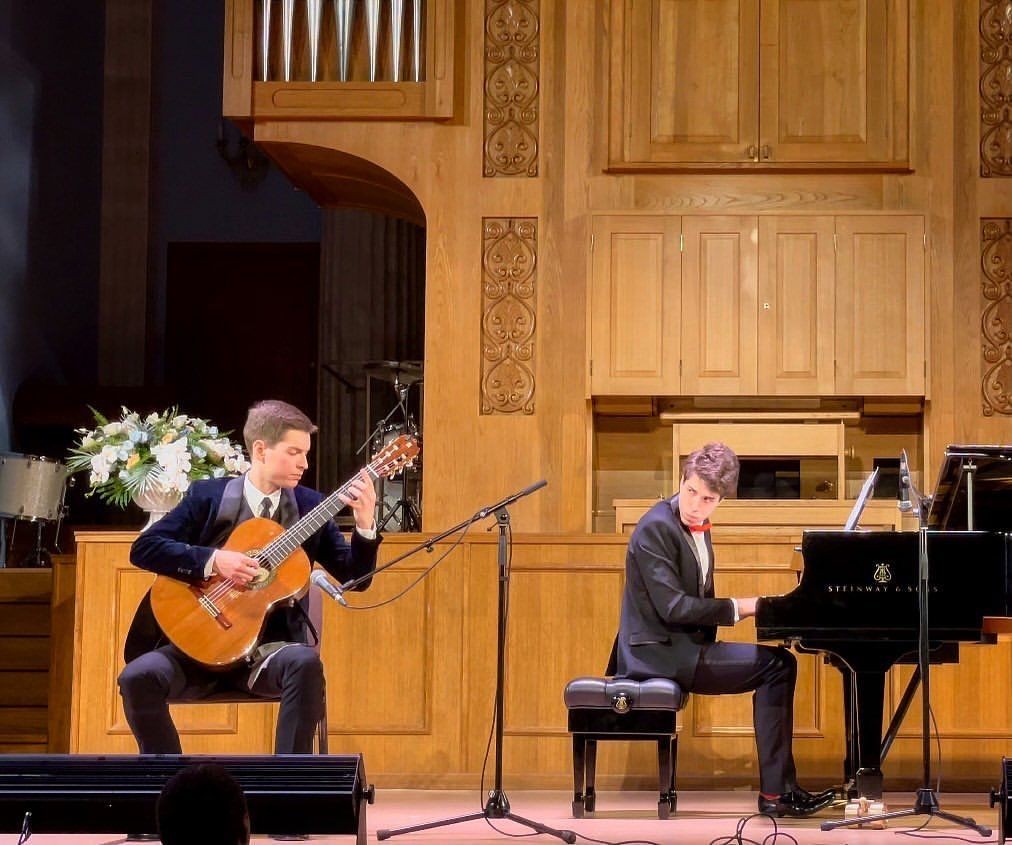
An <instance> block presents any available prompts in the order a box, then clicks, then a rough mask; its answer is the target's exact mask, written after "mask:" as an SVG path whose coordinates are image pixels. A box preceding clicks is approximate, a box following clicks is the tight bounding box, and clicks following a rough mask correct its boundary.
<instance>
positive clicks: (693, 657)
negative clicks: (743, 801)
mask: <svg viewBox="0 0 1012 845" xmlns="http://www.w3.org/2000/svg"><path fill="white" fill-rule="evenodd" d="M704 536H705V537H706V547H707V549H708V551H709V555H710V562H711V565H710V568H709V575H708V577H707V579H706V581H705V583H703V582H702V578H701V571H700V565H699V560H698V558H697V552H696V546H695V542H694V541H693V539H692V536H691V534H690V532H689V529H688V528H686V526H685V525H684V524H683V523H682V521H681V519H680V518H679V515H678V496H675V497H674V498H672V499H669V500H665V501H662V502H658V503H657V504H656V505H654V506H653V507H652V508H651V509H650V510H649V511H648V512H647V513H646V514H645V515H644V516H643V518H642V519H641V520H640V521H639V523H637V525H636V529H635V531H633V534H632V537H631V538H630V539H629V546H628V550H627V552H626V569H625V572H626V585H625V592H624V594H623V596H622V615H621V620H620V623H619V634H618V648H617V661H618V665H617V670H618V671H617V674H618V675H619V676H621V677H627V678H633V679H635V680H642V679H645V678H672V679H673V680H675V681H677V682H678V683H679V684H680V685H681V686H682V688H683V689H685V690H687V691H688V692H691V693H697V694H702V695H723V694H726V693H743V692H753V697H752V717H753V723H754V726H755V737H756V746H757V748H758V752H759V779H760V787H759V788H760V790H761V791H762V792H764V793H766V794H769V795H779V794H780V793H783V792H787V791H789V790H790V789H792V788H793V787H794V786H795V785H796V782H797V781H796V777H797V776H796V772H795V768H794V756H793V753H792V747H791V746H792V732H793V725H794V685H795V681H796V678H797V664H796V661H795V659H794V656H793V655H792V654H791V653H790V652H789V651H787V650H786V649H784V648H779V647H773V646H763V645H753V644H751V643H729V642H719V641H718V640H717V627H718V626H720V625H733V624H734V605H733V603H732V602H731V600H730V599H718V598H714V595H713V544H712V543H711V541H710V535H709V532H706V533H705V535H704Z"/></svg>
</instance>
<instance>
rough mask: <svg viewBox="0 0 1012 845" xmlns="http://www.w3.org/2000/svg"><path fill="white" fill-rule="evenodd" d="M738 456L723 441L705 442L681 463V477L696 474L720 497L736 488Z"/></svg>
mask: <svg viewBox="0 0 1012 845" xmlns="http://www.w3.org/2000/svg"><path fill="white" fill-rule="evenodd" d="M738 467H739V463H738V456H737V455H736V454H735V453H734V452H732V451H731V447H730V446H727V445H725V444H724V443H717V442H713V443H707V444H706V445H705V446H703V448H702V449H697V450H696V451H695V452H693V453H692V454H690V455H689V456H688V457H687V458H686V459H685V463H684V464H682V478H683V479H686V478H688V477H689V476H690V475H697V476H699V478H700V479H701V480H702V481H704V482H706V485H707V486H708V487H709V488H710V489H712V490H713V491H714V492H715V493H718V494H719V495H720V498H722V499H723V498H725V497H726V496H729V495H730V494H731V493H734V492H736V491H737V489H738Z"/></svg>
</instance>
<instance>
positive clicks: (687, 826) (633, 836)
mask: <svg viewBox="0 0 1012 845" xmlns="http://www.w3.org/2000/svg"><path fill="white" fill-rule="evenodd" d="M508 798H509V800H510V804H511V805H512V810H513V812H514V813H516V814H517V815H518V816H523V817H525V818H528V819H531V820H533V821H537V822H540V823H541V824H544V825H548V826H549V827H554V828H562V829H569V830H572V831H574V832H575V833H576V834H577V835H578V838H577V843H582V845H586V843H587V842H588V840H590V841H591V842H595V843H618V842H626V843H628V842H629V840H636V841H637V842H638V843H649V842H654V843H658V845H675V844H676V843H677V845H709V843H711V842H713V841H714V840H723V839H724V837H729V839H728V840H727V841H728V842H730V838H733V837H734V835H735V830H736V828H737V825H738V822H739V819H742V818H744V817H746V816H747V815H748V814H750V813H754V812H755V809H756V793H754V792H746V791H742V792H689V791H682V792H680V793H679V795H678V812H677V814H676V815H675V816H674V817H672V818H671V819H668V820H667V821H660V820H659V819H657V817H656V803H655V802H656V798H655V795H654V793H649V792H602V793H599V794H598V799H597V806H598V812H597V813H596V814H595V816H594V817H593V818H590V817H588V818H583V819H574V818H572V817H571V815H570V801H571V794H570V793H569V792H526V791H510V792H508ZM886 799H887V802H888V808H889V809H890V810H899V809H903V808H905V807H907V806H909V805H910V802H911V801H912V795H911V794H910V793H890V794H888V795H887V796H886ZM940 803H941V806H942V809H943V810H946V811H948V812H950V813H957V814H959V815H964V816H972V817H973V818H975V819H976V820H977V822H978V823H980V824H986V825H989V826H990V827H992V828H994V833H993V834H992V835H991V837H990V838H989V839H985V838H983V837H981V836H978V835H977V834H976V833H975V832H973V831H967V830H964V829H962V828H957V827H955V826H953V825H951V824H950V823H948V822H944V821H942V820H940V819H932V820H931V823H930V825H929V826H928V827H927V828H926V829H925V830H924V831H923V832H922V833H921V834H920V835H921V836H925V837H931V838H932V839H942V840H947V841H949V842H957V841H959V840H958V839H957V838H956V837H960V838H961V839H962V841H968V842H974V843H976V842H979V843H985V842H992V843H993V842H996V841H997V837H998V832H997V819H998V817H997V810H996V809H991V808H989V807H988V800H987V796H986V795H984V794H983V793H979V794H978V793H974V794H957V793H942V795H941V796H940ZM480 809H481V807H480V805H479V796H478V793H477V792H476V791H475V792H464V791H437V790H399V789H377V791H376V803H375V804H373V805H372V806H371V807H369V808H368V810H367V820H368V827H369V842H370V843H374V842H376V841H377V840H376V830H377V829H380V828H387V829H392V828H401V827H408V826H411V825H416V824H422V823H425V822H430V821H434V820H437V819H442V818H448V817H452V816H457V815H462V814H466V813H471V812H476V811H478V810H480ZM842 817H843V805H839V806H837V807H834V808H830V809H827V810H824V811H823V812H821V813H819V814H818V815H817V816H813V817H811V818H807V819H781V820H778V823H777V824H778V826H779V830H780V831H782V832H783V833H784V836H782V837H778V838H777V840H776V841H774V840H773V839H772V838H770V839H766V837H768V836H769V835H770V834H772V833H773V832H774V826H773V822H772V821H770V820H769V819H766V818H754V819H752V820H750V821H749V822H748V823H747V825H746V827H745V829H744V830H743V831H742V837H743V839H744V840H745V841H746V842H747V841H748V840H754V841H755V842H763V841H764V840H765V845H795V843H796V845H834V843H836V845H855V844H856V843H857V845H867V844H868V843H886V842H895V841H896V838H895V837H896V833H897V832H899V831H902V830H906V831H910V830H913V829H914V828H915V827H917V826H919V825H921V824H923V823H924V822H925V821H926V820H927V818H926V817H923V816H922V817H913V818H912V819H909V820H904V821H905V822H906V823H905V824H898V823H896V822H893V823H892V824H891V826H890V827H889V828H887V829H886V830H863V829H862V830H836V831H829V832H825V833H824V832H822V831H821V830H819V824H820V823H821V822H822V821H828V820H829V819H835V818H842ZM494 824H495V825H496V826H497V827H499V828H501V829H502V830H503V831H505V832H508V833H511V834H522V833H526V832H528V829H527V828H523V827H520V826H518V825H515V824H513V823H511V822H508V821H496V822H494ZM17 841H18V837H17V836H16V835H13V834H0V845H15V843H16V842H17ZM253 841H254V842H256V843H271V842H275V841H276V840H274V839H271V838H268V837H262V836H254V837H253ZM310 841H311V842H313V843H318V845H325V844H327V845H329V844H330V843H333V845H338V843H345V845H346V843H349V842H353V841H354V839H353V838H352V837H350V836H314V837H311V839H310ZM386 841H389V842H392V843H396V842H404V843H406V845H410V843H424V844H425V845H428V844H429V843H443V842H446V843H460V844H461V845H464V843H483V845H484V843H492V842H499V843H503V842H507V841H510V837H508V836H505V835H502V834H499V833H497V832H496V831H495V830H493V829H492V828H491V827H490V826H489V825H488V824H487V823H486V822H484V821H482V820H478V821H472V822H466V823H462V824H456V825H452V826H448V827H442V828H437V829H434V830H427V831H422V832H419V833H411V834H405V835H403V836H396V837H393V838H392V839H389V840H386ZM528 841H531V842H546V843H547V842H559V841H560V840H558V839H555V838H554V837H550V836H546V835H537V836H533V837H529V838H528ZM124 842H125V840H124V837H123V836H115V835H99V834H77V835H69V834H41V833H40V834H35V835H34V836H32V837H31V839H30V840H29V843H28V845H56V843H61V845H123V843H124ZM718 845H720V843H718Z"/></svg>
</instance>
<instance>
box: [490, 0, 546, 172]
mask: <svg viewBox="0 0 1012 845" xmlns="http://www.w3.org/2000/svg"><path fill="white" fill-rule="evenodd" d="M540 31H541V21H540V8H539V0H485V155H484V159H485V161H484V164H483V166H482V172H483V175H485V176H537V175H538V132H539V127H538V113H539V108H540V93H539V89H540V81H539V77H540V75H541V56H540V38H541V32H540Z"/></svg>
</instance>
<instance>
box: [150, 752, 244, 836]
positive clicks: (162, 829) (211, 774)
mask: <svg viewBox="0 0 1012 845" xmlns="http://www.w3.org/2000/svg"><path fill="white" fill-rule="evenodd" d="M158 833H159V835H160V836H161V839H162V845H248V843H249V812H248V811H247V809H246V796H244V795H243V792H242V787H240V786H239V784H238V782H237V781H236V779H235V778H234V777H232V775H230V774H229V773H228V772H227V771H225V769H224V768H222V767H221V766H218V765H216V764H214V763H201V764H199V765H195V766H188V767H187V768H185V769H181V770H180V771H178V772H176V774H175V775H173V776H172V777H171V778H170V779H169V781H168V782H167V783H166V784H165V788H164V789H162V794H161V796H159V798H158Z"/></svg>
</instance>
